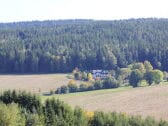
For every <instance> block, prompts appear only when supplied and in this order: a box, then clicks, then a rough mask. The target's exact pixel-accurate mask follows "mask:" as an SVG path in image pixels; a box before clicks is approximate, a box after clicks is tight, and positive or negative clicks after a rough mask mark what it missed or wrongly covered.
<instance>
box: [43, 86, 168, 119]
mask: <svg viewBox="0 0 168 126" xmlns="http://www.w3.org/2000/svg"><path fill="white" fill-rule="evenodd" d="M52 97H54V98H56V99H60V100H63V101H65V102H66V103H68V104H69V105H71V106H73V107H75V106H80V107H82V108H83V109H86V110H88V111H95V110H96V111H105V112H112V111H116V112H124V113H126V114H128V115H141V116H142V117H147V116H152V117H154V118H156V119H158V120H159V119H165V120H168V106H167V104H168V85H167V84H166V83H163V84H160V85H154V86H148V87H139V88H132V87H121V88H117V89H108V90H97V91H89V92H80V93H70V94H60V95H53V96H43V100H45V99H47V98H52Z"/></svg>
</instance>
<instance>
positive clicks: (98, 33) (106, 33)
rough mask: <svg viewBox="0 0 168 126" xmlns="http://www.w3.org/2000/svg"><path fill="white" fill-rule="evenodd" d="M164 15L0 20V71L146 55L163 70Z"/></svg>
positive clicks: (110, 64)
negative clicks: (105, 19) (160, 17)
mask: <svg viewBox="0 0 168 126" xmlns="http://www.w3.org/2000/svg"><path fill="white" fill-rule="evenodd" d="M167 38H168V19H155V18H154V19H152V18H149V19H129V20H113V21H101V20H100V21H97V20H57V21H41V22H40V21H32V22H17V23H0V73H53V72H55V73H56V72H57V73H58V72H59V73H63V72H72V70H73V69H74V68H75V67H78V68H79V69H81V70H93V69H104V70H112V69H114V70H116V69H118V68H123V67H126V66H127V65H129V64H131V63H135V62H144V61H145V60H148V61H149V62H150V63H151V64H152V66H153V67H154V68H155V69H160V70H162V71H168V65H167V63H168V39H167Z"/></svg>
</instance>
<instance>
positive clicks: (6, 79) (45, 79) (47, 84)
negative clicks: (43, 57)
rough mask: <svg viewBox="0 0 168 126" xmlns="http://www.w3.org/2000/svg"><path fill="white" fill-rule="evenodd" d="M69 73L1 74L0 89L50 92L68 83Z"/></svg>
mask: <svg viewBox="0 0 168 126" xmlns="http://www.w3.org/2000/svg"><path fill="white" fill-rule="evenodd" d="M68 82H69V79H68V78H67V74H34V75H0V91H4V90H7V89H11V90H12V89H16V90H26V91H30V92H34V93H37V92H48V91H50V90H55V89H56V88H58V87H60V86H61V85H67V84H68Z"/></svg>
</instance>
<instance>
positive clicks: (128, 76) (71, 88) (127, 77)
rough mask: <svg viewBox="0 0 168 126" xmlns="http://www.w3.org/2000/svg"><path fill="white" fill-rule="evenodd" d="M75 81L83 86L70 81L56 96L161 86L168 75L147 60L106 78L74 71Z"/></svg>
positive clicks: (112, 72)
mask: <svg viewBox="0 0 168 126" xmlns="http://www.w3.org/2000/svg"><path fill="white" fill-rule="evenodd" d="M73 75H74V79H75V80H83V81H84V82H83V83H81V84H77V83H76V81H75V80H70V81H69V83H68V85H63V86H61V87H60V88H58V89H57V90H56V91H55V93H56V94H64V93H73V92H83V91H92V90H101V89H110V88H118V87H121V86H129V85H131V86H132V87H140V86H148V85H152V84H159V83H160V82H162V81H163V80H164V81H167V78H168V73H167V72H162V71H161V70H158V69H153V66H152V65H151V63H150V62H149V61H147V60H145V61H144V62H137V63H132V64H130V65H128V66H127V67H126V68H118V69H117V70H111V71H109V74H108V75H107V77H105V78H102V79H101V78H94V79H93V78H92V74H91V73H89V72H88V73H87V72H85V71H84V72H81V71H80V70H78V71H75V72H74V71H73Z"/></svg>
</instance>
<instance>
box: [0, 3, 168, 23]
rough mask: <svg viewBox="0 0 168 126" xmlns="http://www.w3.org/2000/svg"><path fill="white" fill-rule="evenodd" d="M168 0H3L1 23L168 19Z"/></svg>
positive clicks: (0, 12) (0, 13)
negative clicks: (59, 20)
mask: <svg viewBox="0 0 168 126" xmlns="http://www.w3.org/2000/svg"><path fill="white" fill-rule="evenodd" d="M167 6H168V0H0V22H16V21H32V20H58V19H97V20H114V19H128V18H148V17H156V18H168V7H167Z"/></svg>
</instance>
